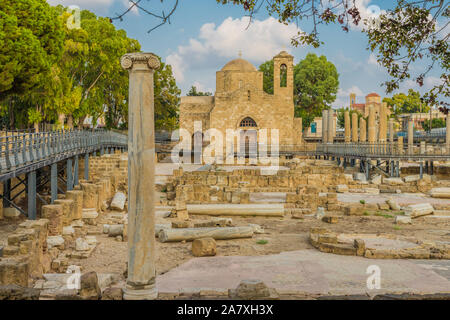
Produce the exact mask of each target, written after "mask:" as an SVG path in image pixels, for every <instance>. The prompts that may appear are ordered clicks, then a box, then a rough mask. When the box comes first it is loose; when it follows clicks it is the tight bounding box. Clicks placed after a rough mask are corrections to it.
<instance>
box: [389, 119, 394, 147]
mask: <svg viewBox="0 0 450 320" xmlns="http://www.w3.org/2000/svg"><path fill="white" fill-rule="evenodd" d="M389 142H390V143H394V119H392V118H391V119H389Z"/></svg>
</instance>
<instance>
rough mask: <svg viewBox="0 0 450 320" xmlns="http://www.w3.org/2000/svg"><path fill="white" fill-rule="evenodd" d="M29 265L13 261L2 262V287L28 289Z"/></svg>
mask: <svg viewBox="0 0 450 320" xmlns="http://www.w3.org/2000/svg"><path fill="white" fill-rule="evenodd" d="M29 274H30V273H29V265H28V263H26V262H19V261H15V260H12V259H2V260H0V285H10V284H15V285H18V286H22V287H28V278H29Z"/></svg>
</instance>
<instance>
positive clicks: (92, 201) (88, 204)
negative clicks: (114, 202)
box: [80, 183, 98, 209]
mask: <svg viewBox="0 0 450 320" xmlns="http://www.w3.org/2000/svg"><path fill="white" fill-rule="evenodd" d="M80 185H81V190H83V208H96V209H97V206H98V194H97V192H98V188H97V186H96V185H95V184H93V183H80Z"/></svg>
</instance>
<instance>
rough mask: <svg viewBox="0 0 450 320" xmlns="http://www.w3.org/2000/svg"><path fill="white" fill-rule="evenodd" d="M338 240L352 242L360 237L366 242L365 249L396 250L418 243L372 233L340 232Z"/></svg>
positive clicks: (411, 246)
mask: <svg viewBox="0 0 450 320" xmlns="http://www.w3.org/2000/svg"><path fill="white" fill-rule="evenodd" d="M337 238H338V241H339V242H344V243H353V241H354V240H355V239H362V240H364V242H365V244H366V249H382V250H397V249H408V248H414V247H417V246H418V245H417V244H416V243H414V242H410V241H406V240H399V239H390V238H386V237H382V236H377V235H374V234H341V235H338V237H337Z"/></svg>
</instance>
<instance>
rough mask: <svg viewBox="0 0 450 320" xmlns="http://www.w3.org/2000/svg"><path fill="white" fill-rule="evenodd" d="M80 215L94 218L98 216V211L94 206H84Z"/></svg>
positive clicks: (85, 217)
mask: <svg viewBox="0 0 450 320" xmlns="http://www.w3.org/2000/svg"><path fill="white" fill-rule="evenodd" d="M81 217H82V218H83V220H84V219H96V218H97V217H98V212H97V210H96V209H95V208H85V209H83V212H82V215H81Z"/></svg>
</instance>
